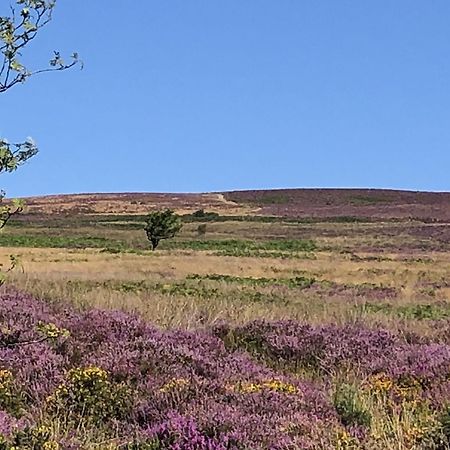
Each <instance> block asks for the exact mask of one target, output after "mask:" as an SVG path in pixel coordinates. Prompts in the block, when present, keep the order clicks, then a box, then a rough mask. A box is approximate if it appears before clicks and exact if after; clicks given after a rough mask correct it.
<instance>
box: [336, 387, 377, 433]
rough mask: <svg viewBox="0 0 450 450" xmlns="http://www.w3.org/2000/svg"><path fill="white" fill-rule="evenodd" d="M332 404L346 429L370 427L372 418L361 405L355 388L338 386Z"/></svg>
mask: <svg viewBox="0 0 450 450" xmlns="http://www.w3.org/2000/svg"><path fill="white" fill-rule="evenodd" d="M333 404H334V407H335V409H336V412H337V414H338V416H339V418H340V420H341V422H342V424H343V425H345V426H346V427H347V426H348V427H351V426H363V427H369V426H370V424H371V421H372V416H371V414H370V412H369V411H368V410H367V409H366V408H365V407H364V405H363V404H362V402H361V398H360V395H359V392H358V390H357V388H356V387H355V386H352V385H350V384H341V385H340V386H338V387H337V388H336V391H335V393H334V396H333Z"/></svg>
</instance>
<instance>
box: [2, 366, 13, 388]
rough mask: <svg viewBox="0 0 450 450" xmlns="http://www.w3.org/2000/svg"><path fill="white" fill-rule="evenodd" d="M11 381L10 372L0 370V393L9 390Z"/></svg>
mask: <svg viewBox="0 0 450 450" xmlns="http://www.w3.org/2000/svg"><path fill="white" fill-rule="evenodd" d="M12 381H13V375H12V373H11V371H10V370H7V369H2V370H0V391H3V390H6V389H9V387H10V386H11V383H12Z"/></svg>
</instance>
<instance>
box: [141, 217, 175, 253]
mask: <svg viewBox="0 0 450 450" xmlns="http://www.w3.org/2000/svg"><path fill="white" fill-rule="evenodd" d="M181 228H183V223H182V221H181V218H180V217H179V216H178V215H177V214H175V212H174V211H172V210H171V209H165V210H161V211H154V212H152V213H150V214H149V215H148V216H147V219H146V222H145V227H144V231H145V233H146V235H147V239H148V240H149V241H150V243H151V245H152V250H156V247H158V245H159V242H160V241H162V240H166V239H172V238H174V237H175V236H176V235H177V234H178V233H179V232H180V230H181Z"/></svg>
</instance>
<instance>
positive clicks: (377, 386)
mask: <svg viewBox="0 0 450 450" xmlns="http://www.w3.org/2000/svg"><path fill="white" fill-rule="evenodd" d="M367 386H368V387H369V389H370V390H371V391H373V392H375V393H377V394H382V393H386V392H389V391H390V390H391V389H392V388H393V386H394V382H393V381H392V379H391V378H389V377H388V376H387V375H386V374H384V373H379V374H376V375H371V376H370V377H369V378H368V379H367Z"/></svg>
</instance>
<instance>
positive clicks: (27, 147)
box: [0, 0, 82, 228]
mask: <svg viewBox="0 0 450 450" xmlns="http://www.w3.org/2000/svg"><path fill="white" fill-rule="evenodd" d="M55 5H56V0H15V1H14V2H13V4H10V5H9V9H8V15H7V16H2V15H1V13H2V11H0V93H4V92H6V91H7V90H9V89H11V88H12V87H14V86H16V85H18V84H21V83H24V82H25V81H27V80H28V79H29V78H30V77H32V76H33V75H37V74H40V73H44V72H54V71H62V70H67V69H70V68H71V67H73V66H75V65H77V64H80V66H82V63H81V61H80V60H79V58H78V54H77V53H73V54H72V56H71V58H70V60H69V61H68V62H65V61H64V60H63V58H62V57H61V54H60V53H59V52H57V51H55V52H53V57H52V58H51V59H50V61H49V63H48V66H47V67H43V68H39V69H33V68H30V67H29V66H28V65H26V64H25V62H24V61H23V59H22V58H23V51H24V49H25V47H27V45H28V44H29V43H30V42H31V41H33V39H34V38H35V37H36V36H37V35H38V33H39V32H40V30H41V29H42V28H43V27H45V26H46V25H47V24H48V23H49V22H50V21H51V20H52V13H53V10H54V8H55ZM37 152H38V148H37V146H36V144H35V143H34V142H33V140H31V139H28V140H27V141H25V142H23V143H10V142H9V141H8V140H6V139H4V138H0V174H1V173H5V172H14V171H15V170H16V169H17V168H18V167H19V166H21V165H22V164H24V163H25V162H26V161H28V160H29V159H30V158H32V157H33V156H34V155H36V153H37ZM4 196H5V192H4V191H0V228H3V227H4V226H5V225H6V223H7V222H8V220H9V219H10V218H11V216H13V215H14V214H17V213H19V212H21V211H22V209H23V204H21V203H20V202H17V201H16V202H14V203H13V205H11V206H10V205H8V206H7V205H1V203H2V201H3V198H4Z"/></svg>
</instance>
